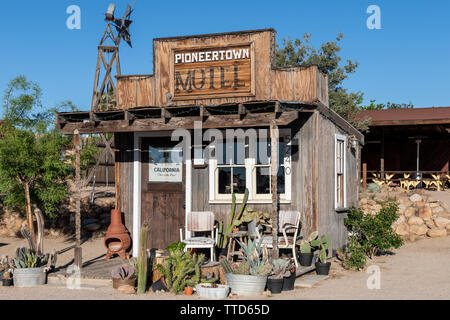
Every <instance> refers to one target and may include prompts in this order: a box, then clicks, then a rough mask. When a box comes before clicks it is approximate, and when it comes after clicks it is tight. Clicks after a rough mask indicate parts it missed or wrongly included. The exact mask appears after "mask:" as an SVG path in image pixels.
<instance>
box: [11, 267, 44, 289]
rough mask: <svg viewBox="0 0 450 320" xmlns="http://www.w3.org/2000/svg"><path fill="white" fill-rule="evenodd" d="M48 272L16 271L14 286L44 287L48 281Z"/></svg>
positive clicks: (26, 269)
mask: <svg viewBox="0 0 450 320" xmlns="http://www.w3.org/2000/svg"><path fill="white" fill-rule="evenodd" d="M46 272H47V269H46V268H24V269H14V271H13V280H14V286H15V287H19V288H24V287H35V286H41V285H44V284H45V280H46Z"/></svg>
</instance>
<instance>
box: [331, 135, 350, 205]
mask: <svg viewBox="0 0 450 320" xmlns="http://www.w3.org/2000/svg"><path fill="white" fill-rule="evenodd" d="M338 141H343V142H344V143H343V148H344V149H343V156H342V158H343V159H342V162H343V163H342V176H343V177H342V181H343V185H342V188H343V189H344V190H343V191H344V192H343V197H344V199H343V203H344V205H343V207H341V206H340V205H339V199H338V196H337V187H338V181H337V155H338V150H337V149H338ZM334 208H335V209H345V208H347V137H346V136H344V135H342V134H335V138H334Z"/></svg>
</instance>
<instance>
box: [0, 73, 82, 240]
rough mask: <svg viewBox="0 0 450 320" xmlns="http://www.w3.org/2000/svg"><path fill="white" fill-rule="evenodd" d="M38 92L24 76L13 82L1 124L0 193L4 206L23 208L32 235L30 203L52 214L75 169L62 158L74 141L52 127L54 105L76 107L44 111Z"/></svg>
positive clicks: (55, 212) (48, 214)
mask: <svg viewBox="0 0 450 320" xmlns="http://www.w3.org/2000/svg"><path fill="white" fill-rule="evenodd" d="M41 92H42V90H41V88H40V87H39V86H38V85H37V84H36V83H34V82H32V81H28V80H27V79H26V77H24V76H20V77H17V78H15V79H13V80H11V81H10V82H9V84H8V86H7V89H6V90H5V95H4V101H3V102H4V105H3V106H4V121H3V123H2V125H1V127H0V192H1V193H2V194H3V196H4V203H5V204H6V205H7V206H8V207H11V208H19V209H21V210H23V211H25V212H26V216H27V222H28V227H29V229H30V230H31V232H32V233H33V234H34V227H33V216H32V212H31V206H32V204H36V205H37V206H38V207H39V208H40V209H41V210H42V212H44V213H45V214H46V215H47V216H49V217H55V216H56V215H57V204H58V203H59V202H60V201H61V200H62V199H64V198H65V197H67V196H68V194H69V187H68V184H67V178H68V177H70V176H71V175H72V174H73V172H74V169H73V165H72V163H71V162H70V161H62V160H61V153H62V151H64V150H66V149H68V148H71V147H72V139H71V137H68V136H63V135H61V134H60V133H59V132H57V131H56V130H55V128H53V127H52V126H51V124H52V123H53V119H54V112H55V110H56V109H57V108H58V107H60V108H69V109H72V110H73V109H74V106H73V104H72V103H70V102H64V103H62V104H61V105H60V106H58V107H55V108H48V109H46V108H45V107H43V106H42V103H41V100H40V99H41ZM85 161H86V162H88V160H85Z"/></svg>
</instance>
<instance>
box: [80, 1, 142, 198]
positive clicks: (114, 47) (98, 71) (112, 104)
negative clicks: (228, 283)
mask: <svg viewBox="0 0 450 320" xmlns="http://www.w3.org/2000/svg"><path fill="white" fill-rule="evenodd" d="M133 4H134V1H133V3H132V4H131V5H127V9H126V10H125V14H124V16H123V18H116V17H115V16H114V13H115V10H116V5H115V4H114V3H111V4H110V5H109V6H108V10H107V11H106V14H105V21H106V22H107V25H106V28H105V31H104V32H103V36H102V37H101V39H100V44H99V45H98V56H97V66H96V68H95V77H94V89H93V93H92V103H91V111H92V112H98V111H107V110H112V109H115V108H116V103H117V90H116V84H115V81H114V76H113V74H112V73H113V69H114V67H115V69H116V74H115V75H116V76H118V75H120V74H121V73H120V60H119V45H120V42H121V40H122V39H123V40H124V41H125V42H126V43H128V45H129V46H130V47H132V45H131V40H130V38H131V36H130V25H131V23H132V22H133V21H131V20H130V17H131V14H132V13H133V9H132V6H133ZM100 76H102V77H101V78H100ZM100 79H102V80H101V82H100ZM100 137H101V139H102V142H103V143H104V144H105V148H104V149H103V152H102V153H101V154H100V155H99V157H98V160H97V163H96V164H95V166H94V167H93V168H91V169H90V171H89V173H88V174H87V177H86V179H84V182H83V186H87V185H88V184H89V183H90V182H91V180H92V178H93V177H94V176H95V171H96V170H97V168H98V166H99V164H100V159H103V158H106V163H107V162H108V157H109V155H110V156H111V157H112V158H113V159H114V152H113V151H112V149H111V144H112V142H113V140H114V136H112V137H111V138H110V139H109V140H108V139H106V138H105V135H104V134H100ZM106 170H108V168H106ZM116 171H117V166H116ZM106 179H107V180H108V175H107V171H106ZM94 180H95V179H94ZM116 204H117V201H116Z"/></svg>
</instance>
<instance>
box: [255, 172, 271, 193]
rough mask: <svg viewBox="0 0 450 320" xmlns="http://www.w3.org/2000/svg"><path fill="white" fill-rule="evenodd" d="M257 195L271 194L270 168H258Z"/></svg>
mask: <svg viewBox="0 0 450 320" xmlns="http://www.w3.org/2000/svg"><path fill="white" fill-rule="evenodd" d="M256 193H258V194H269V193H270V167H257V168H256Z"/></svg>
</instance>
